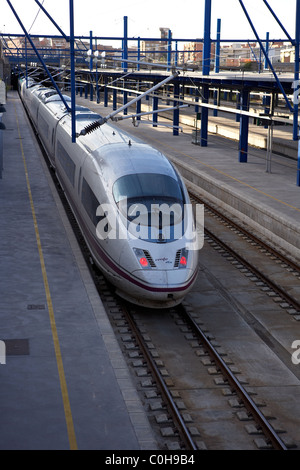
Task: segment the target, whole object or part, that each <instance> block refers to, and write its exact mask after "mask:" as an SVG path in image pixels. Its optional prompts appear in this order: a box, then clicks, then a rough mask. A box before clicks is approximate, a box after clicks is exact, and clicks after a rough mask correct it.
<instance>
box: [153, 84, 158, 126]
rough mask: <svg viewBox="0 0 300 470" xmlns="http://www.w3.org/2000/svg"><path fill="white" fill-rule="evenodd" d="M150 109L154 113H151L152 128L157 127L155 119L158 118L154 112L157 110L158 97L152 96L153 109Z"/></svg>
mask: <svg viewBox="0 0 300 470" xmlns="http://www.w3.org/2000/svg"><path fill="white" fill-rule="evenodd" d="M154 95H156V93H155V92H154ZM152 109H153V111H154V113H153V127H157V125H156V124H157V119H158V116H157V114H158V113H156V112H155V111H157V110H158V97H157V96H153V108H152Z"/></svg>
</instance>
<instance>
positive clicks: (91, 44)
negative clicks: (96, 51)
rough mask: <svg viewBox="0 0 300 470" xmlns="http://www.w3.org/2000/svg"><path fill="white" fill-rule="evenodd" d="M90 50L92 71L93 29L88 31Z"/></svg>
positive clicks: (91, 68) (91, 67)
mask: <svg viewBox="0 0 300 470" xmlns="http://www.w3.org/2000/svg"><path fill="white" fill-rule="evenodd" d="M90 50H91V58H90V71H92V70H93V31H90Z"/></svg>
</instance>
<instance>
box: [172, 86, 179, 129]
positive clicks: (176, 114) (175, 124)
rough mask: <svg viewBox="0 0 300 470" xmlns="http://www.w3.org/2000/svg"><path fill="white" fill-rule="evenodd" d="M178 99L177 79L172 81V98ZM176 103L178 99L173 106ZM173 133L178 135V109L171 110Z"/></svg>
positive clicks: (175, 104)
mask: <svg viewBox="0 0 300 470" xmlns="http://www.w3.org/2000/svg"><path fill="white" fill-rule="evenodd" d="M177 99H179V81H178V80H175V81H174V100H177ZM177 105H178V101H174V106H177ZM173 126H174V127H173V135H179V109H178V108H177V109H174V111H173Z"/></svg>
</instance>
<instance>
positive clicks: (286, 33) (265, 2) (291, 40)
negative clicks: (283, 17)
mask: <svg viewBox="0 0 300 470" xmlns="http://www.w3.org/2000/svg"><path fill="white" fill-rule="evenodd" d="M263 2H264V4H265V5H266V6H267V7H268V8H269V10H270V12H271V13H272V15H273V16H274V18H275V20H276V21H277V23H278V24H279V26H280V27H281V29H282V31H283V32H284V34H285V35H286V37H287V38H288V39H289V40H290V42H291V43H292V44H294V43H295V41H294V40H293V39H292V38H291V36H290V35H289V33H288V32H287V30H286V29H285V27H284V26H283V24H282V23H281V21H280V20H279V18H278V16H277V15H276V13H275V12H274V11H273V10H272V8H271V7H270V5H269V3H268V2H267V0H263Z"/></svg>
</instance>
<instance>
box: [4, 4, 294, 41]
mask: <svg viewBox="0 0 300 470" xmlns="http://www.w3.org/2000/svg"><path fill="white" fill-rule="evenodd" d="M211 1H212V19H211V37H212V39H214V38H216V29H217V19H218V18H221V38H222V39H253V38H254V34H253V33H252V30H251V28H250V26H249V23H248V21H247V19H246V17H245V15H244V13H243V10H242V8H241V5H240V3H239V0H211ZM40 2H41V3H42V2H43V0H40ZM243 2H244V5H245V6H246V8H247V10H248V12H249V14H250V17H251V20H252V22H253V23H254V26H255V28H256V29H257V32H258V34H259V35H260V37H261V38H262V39H264V38H265V37H266V32H267V31H268V32H269V33H270V38H274V39H275V38H276V39H279V38H281V39H283V38H285V37H286V36H285V34H284V33H283V31H282V30H281V28H280V27H279V25H278V24H277V22H276V21H275V19H274V18H273V16H272V15H271V13H270V12H269V10H268V8H267V7H266V5H265V4H264V2H263V0H243ZM268 2H269V5H270V6H271V8H272V9H273V10H274V12H275V13H276V14H277V16H278V17H279V19H280V21H281V22H282V23H283V25H284V27H285V28H286V29H287V31H288V32H289V34H290V35H291V36H292V37H294V36H295V10H296V0H284V1H283V0H268ZM11 3H12V5H13V7H14V8H15V10H16V12H17V14H18V15H19V17H20V19H21V20H22V22H23V24H24V26H25V28H26V29H27V30H29V29H30V28H31V29H30V33H31V34H39V35H45V36H46V35H47V34H50V35H51V34H59V33H58V31H57V29H56V28H55V27H54V26H53V25H52V23H51V22H50V20H49V19H48V18H47V17H46V16H45V14H44V13H43V12H42V11H41V12H40V13H39V14H38V16H37V17H36V15H37V13H38V10H39V6H38V5H37V3H36V2H35V0H11ZM69 3H70V2H69V0H44V3H43V5H44V7H45V8H46V10H47V11H48V12H49V13H50V15H51V16H52V17H53V18H54V19H55V21H56V22H57V24H58V25H59V26H60V27H61V28H62V30H63V31H64V32H65V33H66V34H67V35H68V34H69V32H70V24H69ZM204 6H205V0H188V1H187V2H182V1H181V2H179V1H176V0H175V1H174V0H172V1H171V0H150V1H149V0H147V1H146V0H126V1H124V0H111V1H107V0H106V1H103V0H74V27H75V35H76V36H88V35H89V32H90V31H93V34H94V35H95V36H100V37H108V36H117V37H120V36H123V18H124V16H127V17H128V37H139V36H140V37H155V38H158V37H160V31H159V28H160V27H164V28H170V29H171V31H172V35H173V38H176V39H196V38H203V31H204ZM35 18H36V20H35ZM34 20H35V21H34ZM32 25H33V26H32ZM0 31H2V32H4V33H6V34H7V33H11V34H13V33H20V32H22V31H21V28H20V27H19V25H18V22H17V20H16V19H15V16H14V14H13V12H12V11H11V9H10V7H9V4H8V3H7V0H0Z"/></svg>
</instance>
